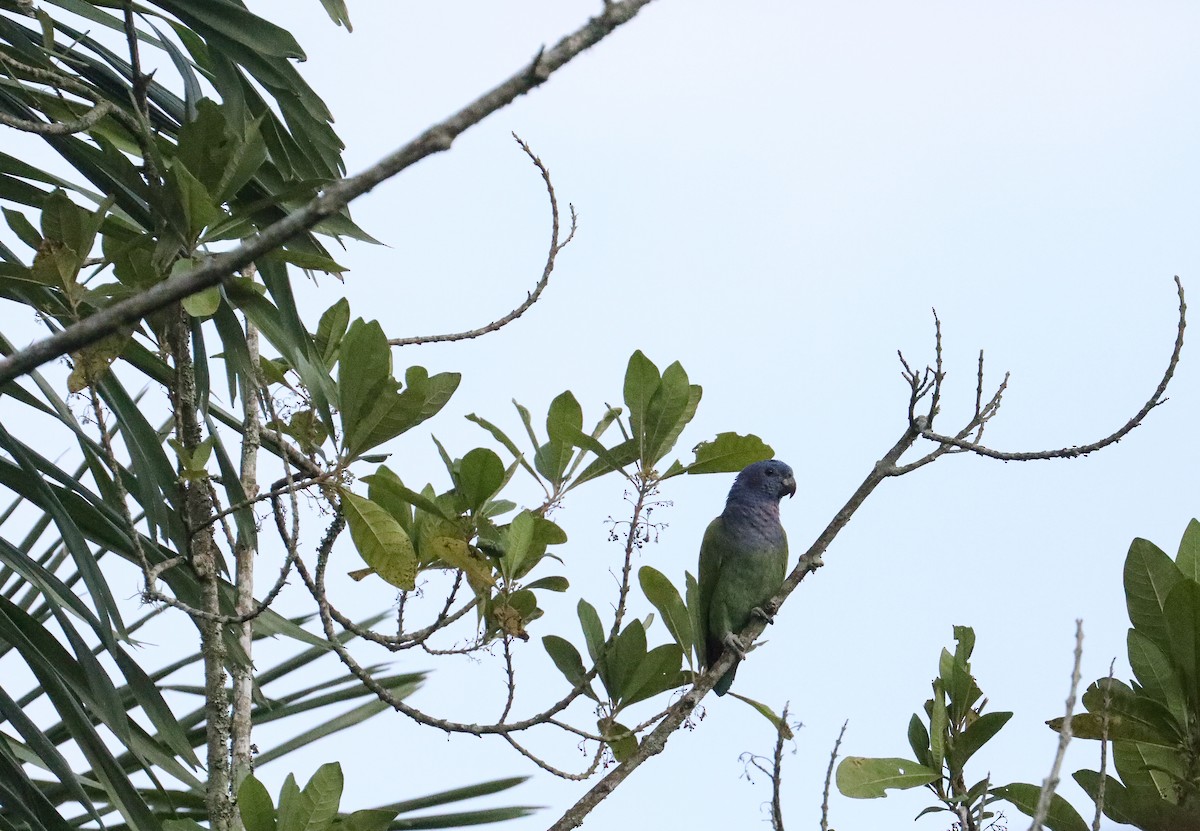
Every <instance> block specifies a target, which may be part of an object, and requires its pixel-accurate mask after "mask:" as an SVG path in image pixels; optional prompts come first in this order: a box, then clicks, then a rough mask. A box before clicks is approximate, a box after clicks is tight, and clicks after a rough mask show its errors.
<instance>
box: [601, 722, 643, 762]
mask: <svg viewBox="0 0 1200 831" xmlns="http://www.w3.org/2000/svg"><path fill="white" fill-rule="evenodd" d="M596 726H597V727H598V728H599V730H600V735H601V736H603V737H604V742H605V744H607V745H608V749H609V750H611V751H612V755H613V758H614V759H616V760H617V762H618V763H620V762H624V761H625V760H626V759H628V758H629V757H630V756H632V755H633V754H635V753H637V749H638V740H637V736H635V735H633V733H632V731H630V729H629V728H628V727H626V726H625V725H623V724H621V723H620V722H617V721H614V720H613V719H611V718H608V717H605V718H602V719H600V720H599V721H597V722H596Z"/></svg>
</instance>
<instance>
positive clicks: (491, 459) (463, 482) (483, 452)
mask: <svg viewBox="0 0 1200 831" xmlns="http://www.w3.org/2000/svg"><path fill="white" fill-rule="evenodd" d="M503 483H504V462H502V461H500V457H499V456H497V455H496V454H495V453H493V452H492V451H491V450H488V449H487V448H484V447H477V448H475V449H474V450H471V451H470V452H468V453H467V455H465V456H463V458H462V461H460V462H459V465H458V490H459V492H460V493H461V494H462V495H463V498H464V499H466V501H467V506H468V507H470V508H471V510H473V511H478V510H479V508H480V507H481V506H482V505H483V503H485V502H487V500H489V499H490V498H491V497H492V496H494V495H495V493H496V491H498V490H500V486H501V485H502V484H503Z"/></svg>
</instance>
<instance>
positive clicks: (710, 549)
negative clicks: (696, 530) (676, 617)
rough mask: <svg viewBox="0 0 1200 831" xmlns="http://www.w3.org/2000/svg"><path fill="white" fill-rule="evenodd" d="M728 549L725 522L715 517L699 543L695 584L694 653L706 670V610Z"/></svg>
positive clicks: (710, 602) (709, 605)
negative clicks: (697, 602) (697, 606)
mask: <svg viewBox="0 0 1200 831" xmlns="http://www.w3.org/2000/svg"><path fill="white" fill-rule="evenodd" d="M728 547H729V537H728V535H727V534H726V533H725V521H724V520H723V519H722V518H721V517H717V518H716V519H714V520H713V521H712V522H710V523H709V524H708V529H707V530H705V532H704V540H703V541H702V542H701V543H700V575H699V576H698V577H697V578H696V582H697V584H698V585H699V589H700V614H699V624H700V626H699V628H698V629H697V630H696V652H697V653H698V654H699V657H700V664H701V666H702V667H704V668H706V669H707V668H708V665H709V658H708V639H709V638H708V610H709V608H710V607H711V605H712V598H713V592H714V591H715V590H716V588H717V580H718V578H719V577H720V575H721V563H722V561H723V560H724V559H725V552H726V551H727V550H728Z"/></svg>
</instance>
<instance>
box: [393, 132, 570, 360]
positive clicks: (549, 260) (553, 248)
mask: <svg viewBox="0 0 1200 831" xmlns="http://www.w3.org/2000/svg"><path fill="white" fill-rule="evenodd" d="M512 137H513V138H514V139H516V140H517V144H519V145H521V149H522V150H524V151H525V155H527V156H529V158H530V159H532V160H533V163H534V165H536V166H537V169H538V170H540V171H541V172H542V179H544V180H545V182H546V192H547V193H548V194H549V195H550V253H549V254H548V255H547V257H546V265H545V267H544V268H543V269H542V277H541V279H540V280H538V282H537V285H536V286H534V287H533V291H531V292H530V293H529V294H527V295H526V296H525V302H523V303H522V304H521V305H520V306H517V308H515V309H513V310H512V311H511V312H509V313H508V314H506V315H505V316H504V317H501V318H497V319H496V320H493V321H492V322H491V323H488V324H486V325H484V326H480V327H479V328H478V329H469V330H467V331H466V332H456V333H454V334H450V335H421V336H418V337H412V338H393V339H391V340H389V341H388V343H389V344H390V345H392V346H415V345H418V344H424V343H449V342H451V341H458V340H468V339H470V338H477V337H479V336H481V335H487V334H490V333H491V332H495V331H497V330H499V329H503V328H504V327H505V326H507V325H508V324H510V323H512V322H513V321H514V320H516V319H517V318H518V317H520V316H521V315H523V314H525V312H527V311H528V310H529V307H530V306H532V305H533V304H534V303H536V302H538V299H539V298H540V297H541V296H542V292H543V291H545V289H546V286H547V285H548V284H549V283H550V273H551V272H552V271H554V260H555V258H556V257H557V256H558V252H559V251H562V250H563V249H564V248H566V247H567V245H568V244H569V243H570V242H571V240H573V239H574V238H575V229H576V227H577V225H578V217H577V216H576V214H575V206H574V205H568V206H567V207H568V208H570V210H571V230H570V231H569V232H568V233H567V238H566V239H565V240H563V241H562V242H559V240H558V234H559V220H558V198H557V197H556V196H555V195H554V185H552V184H551V183H550V171H549V170H547V169H546V165H544V164H543V163H542V160H541V159H540V158H538V157H537V156H536V155H534V152H533V151H532V150H530V149H529V145H528V144H526V143H525V142H524V141H523V140H522V139H521V137H520V136H518V135H517V134H516V133H513V134H512Z"/></svg>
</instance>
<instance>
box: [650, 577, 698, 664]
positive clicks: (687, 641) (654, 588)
mask: <svg viewBox="0 0 1200 831" xmlns="http://www.w3.org/2000/svg"><path fill="white" fill-rule="evenodd" d="M638 582H639V583H640V584H641V586H642V592H643V593H644V594H645V595H646V599H647V600H649V601H650V603H651V604H652V605H653V606H654V608H655V609H657V610H658V613H659V614H660V615H662V620H663V624H664V625H665V626H666V627H667V631H668V632H670V633H671V637H672V638H674V639H675V643H677V644H679V648H680V649H682V650H683V654H684V656H686V657H687V662H688V666H694V664H693V663H692V648H693V647H694V646H695V645H696V637H695V634H694V631H693V629H692V619H691V617H690V616H689V615H688V610H687V607H686V606H685V605H684V604H683V598H681V597H680V596H679V591H678V589H676V588H675V586H674V585H672V583H671V581H670V580H668V579H667V578H666V576H665V575H664V574H662V572H660V571H658V570H656V569H654V568H652V567H651V566H642V567H641V569H639V570H638Z"/></svg>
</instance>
